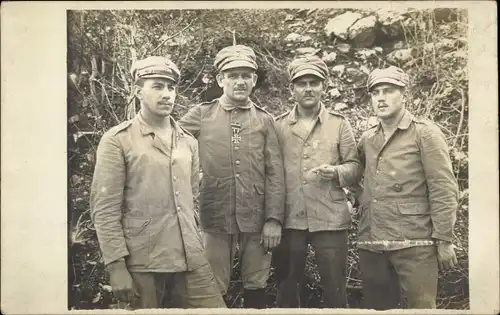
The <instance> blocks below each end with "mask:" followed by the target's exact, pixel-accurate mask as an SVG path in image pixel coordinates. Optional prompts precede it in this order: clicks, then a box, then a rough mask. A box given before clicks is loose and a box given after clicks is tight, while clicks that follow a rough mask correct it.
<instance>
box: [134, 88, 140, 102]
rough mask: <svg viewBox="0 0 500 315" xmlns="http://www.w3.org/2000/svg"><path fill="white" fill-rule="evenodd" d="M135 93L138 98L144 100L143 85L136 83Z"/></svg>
mask: <svg viewBox="0 0 500 315" xmlns="http://www.w3.org/2000/svg"><path fill="white" fill-rule="evenodd" d="M134 95H135V97H137V98H138V99H140V100H142V87H140V86H138V85H134Z"/></svg>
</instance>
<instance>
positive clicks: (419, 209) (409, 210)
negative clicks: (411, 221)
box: [398, 202, 430, 215]
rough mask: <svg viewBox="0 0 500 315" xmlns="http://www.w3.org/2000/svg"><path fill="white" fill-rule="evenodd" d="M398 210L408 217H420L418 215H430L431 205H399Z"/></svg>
mask: <svg viewBox="0 0 500 315" xmlns="http://www.w3.org/2000/svg"><path fill="white" fill-rule="evenodd" d="M398 209H399V212H401V214H406V215H418V214H428V213H429V212H430V211H429V204H427V203H420V202H418V203H399V204H398Z"/></svg>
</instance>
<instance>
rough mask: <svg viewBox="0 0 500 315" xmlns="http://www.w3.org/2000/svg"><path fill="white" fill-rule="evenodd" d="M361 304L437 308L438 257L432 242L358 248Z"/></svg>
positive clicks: (378, 308)
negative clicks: (393, 247) (379, 248)
mask: <svg viewBox="0 0 500 315" xmlns="http://www.w3.org/2000/svg"><path fill="white" fill-rule="evenodd" d="M359 261H360V267H361V279H362V281H363V306H364V308H369V309H375V310H387V309H394V308H401V305H402V297H403V295H404V296H405V297H406V300H407V302H408V308H410V309H434V308H436V295H437V281H438V280H437V279H438V261H437V251H436V247H435V246H434V245H430V246H415V247H410V248H405V249H400V250H394V251H384V252H375V251H369V250H363V249H360V250H359Z"/></svg>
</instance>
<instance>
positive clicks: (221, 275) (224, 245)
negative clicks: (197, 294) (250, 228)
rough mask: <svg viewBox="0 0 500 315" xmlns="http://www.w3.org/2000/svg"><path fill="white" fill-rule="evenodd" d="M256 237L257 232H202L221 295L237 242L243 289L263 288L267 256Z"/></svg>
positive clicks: (231, 268) (266, 270)
mask: <svg viewBox="0 0 500 315" xmlns="http://www.w3.org/2000/svg"><path fill="white" fill-rule="evenodd" d="M260 237H261V234H260V233H238V234H227V233H213V232H204V233H203V238H204V244H205V252H206V254H207V257H208V260H209V261H210V264H211V266H212V270H213V271H214V274H215V279H216V281H217V284H218V286H219V289H220V292H221V294H222V295H225V294H226V293H227V289H228V287H229V280H230V279H231V274H232V272H233V260H234V257H235V254H236V249H237V245H238V244H239V251H238V253H239V255H238V258H239V259H238V261H239V263H240V266H241V276H242V283H243V288H244V289H247V290H257V289H264V288H265V287H266V284H267V279H268V278H269V269H270V267H271V255H269V254H267V253H266V251H265V249H264V247H263V246H262V244H260Z"/></svg>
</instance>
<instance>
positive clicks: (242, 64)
mask: <svg viewBox="0 0 500 315" xmlns="http://www.w3.org/2000/svg"><path fill="white" fill-rule="evenodd" d="M234 68H251V69H253V70H257V67H256V66H255V64H253V63H251V62H249V61H244V60H237V61H230V62H228V63H226V64H225V65H224V66H222V68H221V69H220V70H219V71H224V70H227V69H234Z"/></svg>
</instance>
